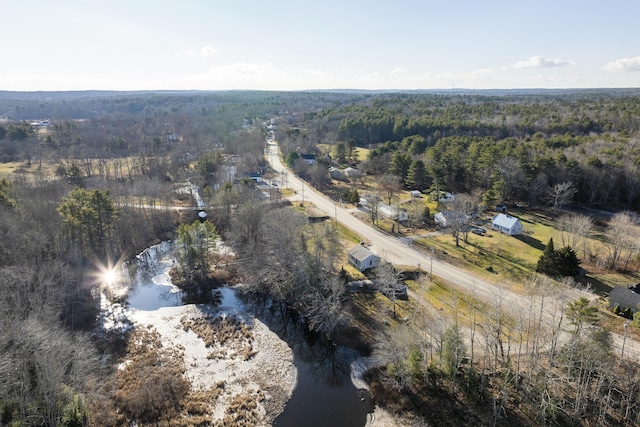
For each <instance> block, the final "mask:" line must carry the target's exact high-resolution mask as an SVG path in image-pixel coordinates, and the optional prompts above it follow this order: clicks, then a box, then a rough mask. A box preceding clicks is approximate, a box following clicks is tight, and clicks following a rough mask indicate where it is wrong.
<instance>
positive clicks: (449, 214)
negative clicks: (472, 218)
mask: <svg viewBox="0 0 640 427" xmlns="http://www.w3.org/2000/svg"><path fill="white" fill-rule="evenodd" d="M460 216H462V217H460ZM468 219H469V217H468V216H467V215H465V214H463V213H462V212H460V211H442V212H438V213H436V214H435V215H434V216H433V220H434V221H435V223H436V224H439V225H440V226H442V227H450V226H451V224H453V223H454V222H455V221H462V222H467V221H468Z"/></svg>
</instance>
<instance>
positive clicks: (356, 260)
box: [349, 245, 380, 271]
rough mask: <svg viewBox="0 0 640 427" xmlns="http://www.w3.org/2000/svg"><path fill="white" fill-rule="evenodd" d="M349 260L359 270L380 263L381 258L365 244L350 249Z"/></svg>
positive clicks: (373, 266)
mask: <svg viewBox="0 0 640 427" xmlns="http://www.w3.org/2000/svg"><path fill="white" fill-rule="evenodd" d="M349 262H350V263H351V264H352V265H353V266H354V267H355V268H357V269H358V270H359V271H365V270H367V269H369V268H375V267H377V266H378V265H380V258H379V257H378V256H377V255H376V254H374V253H373V252H371V251H370V250H369V249H367V248H365V247H364V246H362V245H360V246H356V247H355V248H352V249H351V250H350V251H349Z"/></svg>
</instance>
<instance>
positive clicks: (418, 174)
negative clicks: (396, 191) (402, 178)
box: [406, 160, 428, 190]
mask: <svg viewBox="0 0 640 427" xmlns="http://www.w3.org/2000/svg"><path fill="white" fill-rule="evenodd" d="M406 184H407V187H408V188H409V189H411V190H424V189H425V188H427V187H428V185H427V168H426V166H425V165H424V162H423V161H422V160H414V161H413V162H412V163H411V166H410V167H409V172H408V173H407V180H406Z"/></svg>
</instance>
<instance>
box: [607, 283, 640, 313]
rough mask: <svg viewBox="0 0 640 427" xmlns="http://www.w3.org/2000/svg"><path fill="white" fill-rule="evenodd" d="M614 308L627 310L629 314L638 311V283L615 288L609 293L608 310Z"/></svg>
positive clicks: (639, 309)
mask: <svg viewBox="0 0 640 427" xmlns="http://www.w3.org/2000/svg"><path fill="white" fill-rule="evenodd" d="M616 306H618V307H620V309H621V310H624V309H626V308H628V309H629V310H631V313H635V312H636V311H640V283H639V284H637V285H628V286H616V287H614V288H613V289H611V292H610V293H609V308H610V309H612V310H613V309H614V308H615V307H616Z"/></svg>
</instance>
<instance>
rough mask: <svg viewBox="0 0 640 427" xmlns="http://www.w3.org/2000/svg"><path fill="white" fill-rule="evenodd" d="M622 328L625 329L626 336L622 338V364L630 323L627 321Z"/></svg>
mask: <svg viewBox="0 0 640 427" xmlns="http://www.w3.org/2000/svg"><path fill="white" fill-rule="evenodd" d="M622 327H623V328H624V336H623V337H622V350H621V351H620V363H622V358H623V357H624V345H625V344H626V342H627V329H628V328H629V321H628V320H627V321H625V322H624V325H622Z"/></svg>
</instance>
